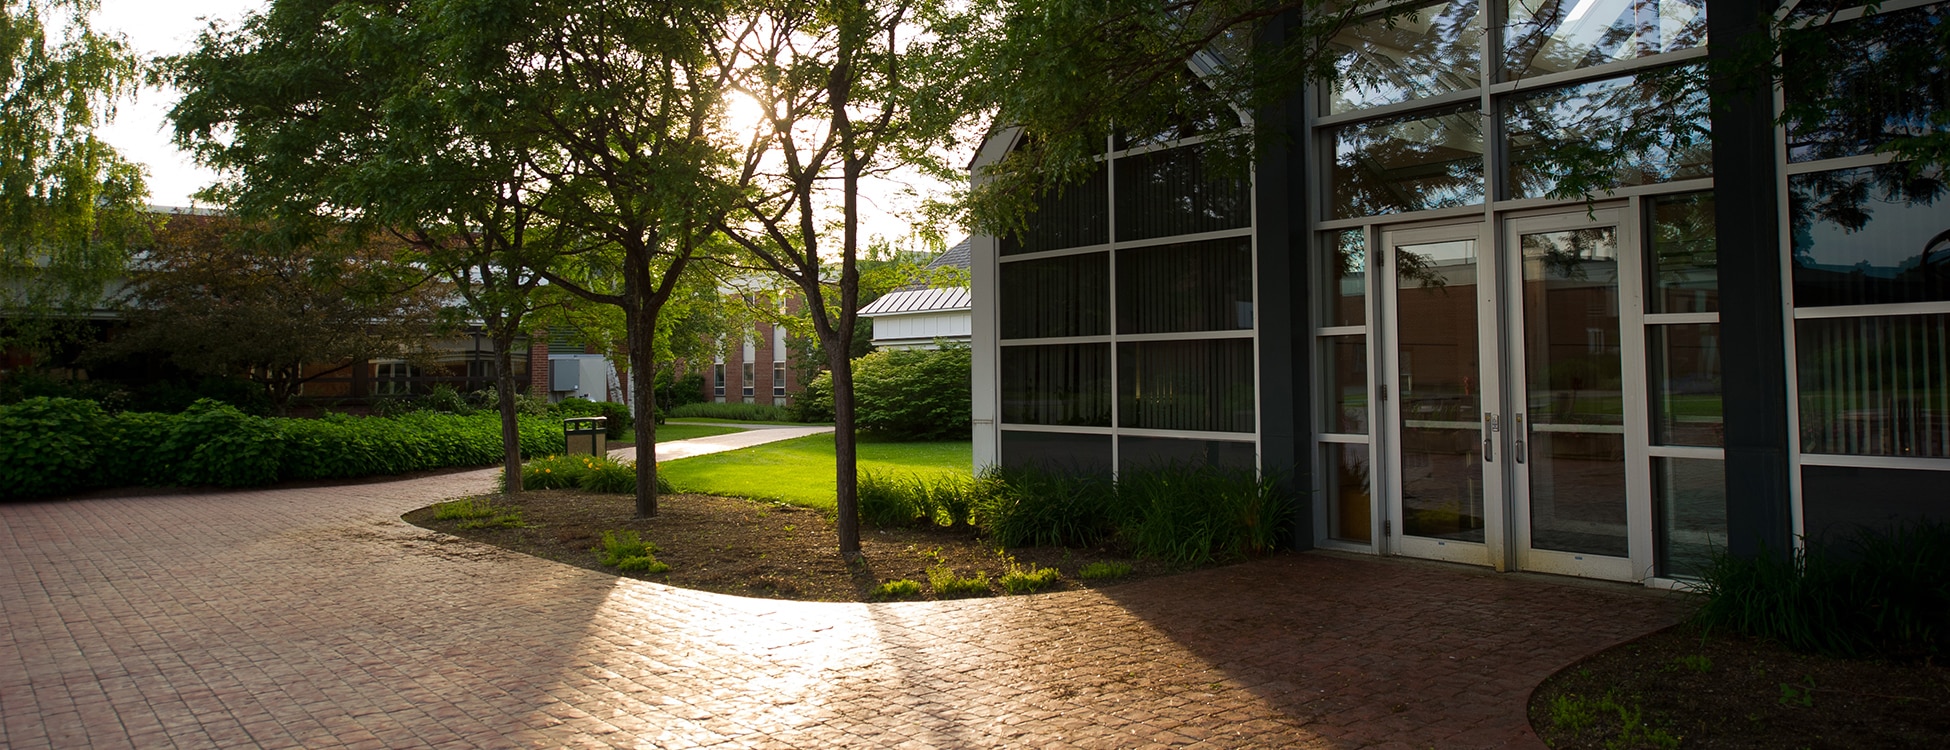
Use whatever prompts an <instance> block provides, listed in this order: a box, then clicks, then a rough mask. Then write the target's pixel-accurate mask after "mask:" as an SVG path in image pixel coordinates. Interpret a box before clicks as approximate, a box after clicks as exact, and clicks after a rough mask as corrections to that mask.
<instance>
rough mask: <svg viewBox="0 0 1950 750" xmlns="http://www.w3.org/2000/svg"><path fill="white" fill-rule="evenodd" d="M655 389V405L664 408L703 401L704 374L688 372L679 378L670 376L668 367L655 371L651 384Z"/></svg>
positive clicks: (673, 407)
mask: <svg viewBox="0 0 1950 750" xmlns="http://www.w3.org/2000/svg"><path fill="white" fill-rule="evenodd" d="M653 387H654V388H655V389H656V391H657V405H658V406H662V407H664V408H665V409H675V408H677V407H679V406H683V405H685V404H701V403H704V401H705V396H704V374H703V373H696V372H693V373H690V374H688V375H685V376H683V377H680V378H672V377H671V371H670V369H669V368H664V369H662V370H658V371H657V380H656V383H655V385H654V386H653Z"/></svg>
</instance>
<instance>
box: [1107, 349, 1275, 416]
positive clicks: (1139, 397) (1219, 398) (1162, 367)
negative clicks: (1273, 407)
mask: <svg viewBox="0 0 1950 750" xmlns="http://www.w3.org/2000/svg"><path fill="white" fill-rule="evenodd" d="M1117 390H1118V399H1119V406H1118V411H1117V424H1118V426H1119V427H1142V428H1146V429H1154V430H1201V431H1210V432H1252V431H1253V426H1254V415H1255V413H1256V412H1255V410H1254V403H1255V401H1256V399H1255V397H1254V394H1253V342H1252V340H1251V339H1219V340H1211V341H1145V342H1137V343H1128V344H1118V346H1117Z"/></svg>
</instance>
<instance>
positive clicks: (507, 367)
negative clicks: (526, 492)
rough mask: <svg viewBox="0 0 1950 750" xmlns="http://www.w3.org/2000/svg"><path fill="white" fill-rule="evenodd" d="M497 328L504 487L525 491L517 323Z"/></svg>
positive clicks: (514, 491) (496, 388)
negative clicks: (518, 414)
mask: <svg viewBox="0 0 1950 750" xmlns="http://www.w3.org/2000/svg"><path fill="white" fill-rule="evenodd" d="M500 327H504V328H505V329H506V330H505V331H501V330H497V331H495V332H494V334H493V336H494V393H495V404H494V408H495V409H496V410H497V411H499V412H500V413H501V473H502V476H503V477H504V479H503V481H502V491H504V492H506V493H507V494H510V495H519V494H521V421H520V420H518V419H516V418H515V372H514V359H515V358H514V352H512V351H509V350H510V349H513V348H514V345H515V331H514V328H515V325H514V324H512V323H509V324H506V325H504V326H500Z"/></svg>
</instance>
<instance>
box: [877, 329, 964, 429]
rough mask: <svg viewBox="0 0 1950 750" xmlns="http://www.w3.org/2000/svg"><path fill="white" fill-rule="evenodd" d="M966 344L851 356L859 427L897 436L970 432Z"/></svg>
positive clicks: (890, 350)
mask: <svg viewBox="0 0 1950 750" xmlns="http://www.w3.org/2000/svg"><path fill="white" fill-rule="evenodd" d="M971 368H972V363H971V361H970V354H969V348H968V347H966V346H960V345H955V344H944V345H942V346H941V348H939V349H883V350H880V351H877V352H874V353H872V354H868V355H867V356H864V357H861V358H859V359H856V360H853V392H854V397H855V408H856V417H857V419H858V420H859V425H860V429H862V430H866V431H868V432H873V433H876V434H879V435H884V436H887V437H891V438H894V439H898V440H945V439H950V438H953V439H957V440H959V439H965V438H967V437H968V436H969V434H970V432H969V416H970V414H971V413H972V412H971V409H970V406H969V391H970V380H969V378H970V372H971V371H972V370H971Z"/></svg>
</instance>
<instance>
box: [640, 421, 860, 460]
mask: <svg viewBox="0 0 1950 750" xmlns="http://www.w3.org/2000/svg"><path fill="white" fill-rule="evenodd" d="M692 424H702V423H698V422H693V423H692ZM715 426H723V427H738V428H740V429H742V430H744V432H732V433H727V434H724V435H712V436H710V437H701V438H692V439H690V440H676V441H672V442H668V443H663V442H660V443H657V460H658V461H673V460H676V459H679V458H690V457H691V456H702V455H705V454H707V453H722V452H724V451H731V450H737V449H739V448H750V447H752V446H754V445H764V444H766V443H776V442H778V441H780V440H791V439H793V438H801V437H805V436H807V435H820V434H824V433H828V432H832V431H833V428H832V427H830V426H829V427H787V426H783V425H738V424H729V423H727V424H723V425H715ZM609 455H610V457H612V458H616V459H619V460H623V461H635V460H636V447H635V446H631V447H628V448H617V449H616V450H613V451H610V452H609Z"/></svg>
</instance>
